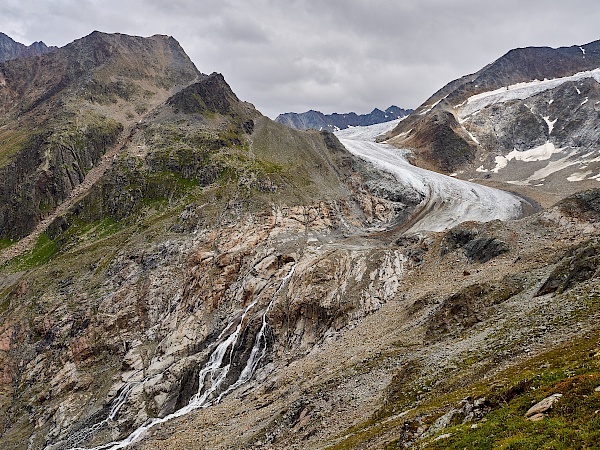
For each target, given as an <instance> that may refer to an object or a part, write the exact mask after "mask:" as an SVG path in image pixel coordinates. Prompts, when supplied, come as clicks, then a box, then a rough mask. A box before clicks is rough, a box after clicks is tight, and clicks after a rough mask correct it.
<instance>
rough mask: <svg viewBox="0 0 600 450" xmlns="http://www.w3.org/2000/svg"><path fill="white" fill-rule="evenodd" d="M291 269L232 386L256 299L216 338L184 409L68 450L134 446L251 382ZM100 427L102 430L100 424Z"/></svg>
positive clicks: (123, 398) (120, 401) (111, 449)
mask: <svg viewBox="0 0 600 450" xmlns="http://www.w3.org/2000/svg"><path fill="white" fill-rule="evenodd" d="M295 269H296V266H295V265H294V266H292V268H291V269H290V271H289V272H288V273H287V275H286V276H285V277H284V278H283V279H282V280H281V283H280V284H279V287H278V288H277V290H276V291H275V293H274V294H273V296H272V297H271V300H270V301H269V304H268V305H267V307H266V309H265V311H264V313H263V314H262V318H261V320H262V322H261V327H260V330H259V331H258V333H256V337H255V338H254V344H253V346H252V350H251V351H250V356H249V357H248V360H247V361H246V365H245V366H244V368H243V369H242V371H241V373H240V375H239V377H238V379H237V380H236V381H235V382H234V383H232V384H231V385H229V386H225V382H226V380H227V375H228V374H229V370H230V368H231V365H232V363H233V360H234V350H235V347H236V345H237V343H238V339H239V337H240V335H241V334H242V331H243V327H244V322H245V319H246V317H247V316H248V314H249V313H250V311H251V310H252V309H253V308H254V306H255V305H256V303H257V302H258V297H257V298H255V299H254V300H253V301H252V302H251V303H250V304H249V305H248V306H247V307H246V308H245V309H244V312H243V313H242V315H241V317H240V319H239V323H238V324H237V326H236V327H235V329H234V330H233V332H231V334H229V335H228V336H227V337H226V338H225V336H226V335H227V332H228V331H229V330H231V328H232V324H233V323H230V324H228V325H227V326H226V327H225V328H224V329H223V331H222V332H221V334H220V335H219V337H218V338H217V341H221V342H220V343H219V344H218V345H217V346H216V347H215V349H214V350H213V351H212V353H211V354H210V356H209V358H208V361H207V362H206V364H205V365H204V367H202V369H201V370H200V373H199V374H198V382H199V383H198V392H197V393H196V394H194V395H193V396H192V398H191V399H190V401H189V403H188V404H187V405H186V406H184V407H183V408H181V409H178V410H177V411H175V412H173V413H171V414H169V415H167V416H165V417H162V418H158V417H157V418H152V419H149V420H147V421H146V422H145V423H144V424H143V425H141V426H140V427H139V428H137V429H136V430H134V431H133V432H132V433H131V434H130V435H129V436H127V437H126V438H125V439H123V440H120V441H114V442H109V443H106V444H102V445H99V446H96V447H92V448H83V447H76V448H72V449H71V450H117V449H121V448H125V447H127V446H128V445H129V444H132V443H134V442H137V441H138V440H139V439H141V438H142V436H143V435H144V434H145V433H146V431H148V430H149V429H151V428H153V427H155V426H156V425H159V424H161V423H164V422H167V421H168V420H171V419H174V418H176V417H181V416H183V415H185V414H188V413H189V412H191V411H194V410H196V409H200V408H206V407H208V406H210V405H213V404H216V403H219V402H220V401H221V399H222V398H223V397H224V396H225V395H227V394H228V393H229V392H231V391H233V390H234V389H237V388H238V387H240V386H241V385H243V384H244V383H246V382H248V381H249V380H250V379H251V378H252V376H253V375H254V373H255V372H256V370H257V369H258V366H259V364H260V362H261V361H262V359H263V358H264V357H265V355H266V353H267V337H266V331H267V327H268V324H267V314H268V313H269V311H270V310H271V307H272V305H273V303H274V301H275V298H276V297H277V295H278V294H279V292H280V291H281V290H282V289H283V288H284V286H285V285H286V284H287V282H288V281H289V279H290V278H291V277H292V275H293V274H294V270H295ZM226 357H227V359H225V358H226ZM224 361H227V363H226V364H225V365H223V362H224ZM138 384H139V382H138ZM133 387H135V386H130V387H129V388H128V389H127V393H126V394H125V395H123V392H124V391H125V390H126V389H125V388H123V389H122V391H121V393H120V394H119V397H118V398H117V399H115V400H114V401H113V405H114V406H113V407H111V412H110V414H109V416H108V418H107V419H105V420H106V421H108V420H112V419H114V417H115V416H116V414H117V413H118V410H119V409H120V408H121V406H123V404H124V403H125V401H126V400H127V395H128V394H129V392H130V391H131V389H133ZM219 391H221V392H220V393H219ZM117 405H118V407H117V408H116V410H115V412H114V415H113V410H114V409H115V406H117ZM111 417H112V418H111ZM100 423H102V422H100ZM100 423H98V424H96V425H93V426H92V427H90V428H89V429H88V430H90V431H91V430H92V429H94V431H97V430H98V429H99V428H100V427H99V428H94V427H96V426H97V425H100ZM102 426H104V424H103V425H102ZM86 436H91V433H89V434H86ZM82 440H83V439H80V440H79V442H81V441H82Z"/></svg>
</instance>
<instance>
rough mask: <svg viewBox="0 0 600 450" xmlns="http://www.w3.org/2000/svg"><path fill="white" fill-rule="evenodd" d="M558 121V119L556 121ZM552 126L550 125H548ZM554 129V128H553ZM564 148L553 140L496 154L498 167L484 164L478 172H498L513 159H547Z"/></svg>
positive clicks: (526, 160) (532, 160) (530, 160)
mask: <svg viewBox="0 0 600 450" xmlns="http://www.w3.org/2000/svg"><path fill="white" fill-rule="evenodd" d="M554 122H556V121H554ZM548 126H550V125H548ZM551 131H552V130H551ZM563 150H564V149H563V148H556V147H555V146H554V144H553V143H552V142H546V143H545V144H542V145H540V146H539V147H535V148H531V149H529V150H523V151H520V150H517V149H514V150H513V151H512V152H510V153H509V154H508V155H506V156H502V155H500V156H496V158H495V162H496V167H494V168H493V169H491V170H487V169H484V168H483V166H481V167H478V168H477V169H476V170H477V172H495V173H498V172H499V171H500V170H502V169H504V168H505V167H506V166H507V165H508V162H509V161H512V160H513V159H514V160H515V161H523V162H536V161H546V160H548V159H550V158H552V155H554V154H555V153H560V152H562V151H563Z"/></svg>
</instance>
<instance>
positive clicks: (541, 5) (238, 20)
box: [0, 0, 600, 118]
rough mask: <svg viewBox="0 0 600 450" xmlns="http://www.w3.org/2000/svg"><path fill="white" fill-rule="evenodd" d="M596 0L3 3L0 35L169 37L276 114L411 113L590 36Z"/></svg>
mask: <svg viewBox="0 0 600 450" xmlns="http://www.w3.org/2000/svg"><path fill="white" fill-rule="evenodd" d="M599 23H600V8H598V3H597V1H596V0H569V1H564V0H501V1H497V0H410V1H409V0H2V3H1V4H0V31H2V32H4V33H6V34H8V35H9V36H11V37H12V38H13V39H15V40H17V41H19V42H22V43H24V44H30V43H31V42H33V41H37V40H42V41H44V42H45V43H46V44H48V45H57V46H63V45H65V44H68V43H69V42H71V41H73V40H75V39H77V38H80V37H82V36H85V35H87V34H89V33H91V32H92V31H94V30H99V31H104V32H120V33H127V34H135V35H140V36H150V35H153V34H168V35H171V36H173V37H175V38H176V39H177V40H178V41H179V42H180V43H181V45H182V46H183V48H184V49H185V50H186V52H187V53H188V54H189V55H190V57H191V59H192V60H193V61H194V63H195V64H196V66H197V67H198V68H199V69H200V71H202V72H204V73H211V72H215V71H216V72H221V73H223V74H224V76H225V78H226V80H227V81H228V82H229V84H231V86H232V88H233V90H234V91H235V92H236V93H237V95H238V96H239V97H240V98H241V99H243V100H247V101H250V102H252V103H254V105H255V106H256V107H257V108H258V109H259V110H260V111H262V112H263V113H264V114H266V115H268V116H270V117H272V118H274V117H275V116H276V115H277V114H279V113H282V112H289V111H295V112H302V111H306V110H308V109H317V110H320V111H322V112H324V113H331V112H348V111H356V112H358V113H366V112H369V111H371V110H372V109H373V108H375V107H378V108H381V109H383V108H386V107H388V106H390V105H391V104H395V105H397V106H401V107H405V108H416V107H417V106H418V105H419V104H421V103H422V102H423V101H425V100H426V99H427V98H428V97H429V96H430V95H431V94H433V92H435V91H436V90H437V89H439V88H440V87H442V86H443V85H445V84H446V83H447V82H449V81H451V80H453V79H455V78H458V77H460V76H462V75H466V74H468V73H472V72H475V71H477V70H479V69H480V68H481V67H482V66H484V65H485V64H487V63H489V62H491V61H493V60H495V59H496V58H498V57H500V56H501V55H503V54H504V53H506V52H507V51H508V50H510V49H511V48H515V47H526V46H531V45H535V46H550V47H559V46H569V45H574V44H585V43H588V42H591V41H594V40H597V39H600V31H599V30H600V28H599V27H598V24H599Z"/></svg>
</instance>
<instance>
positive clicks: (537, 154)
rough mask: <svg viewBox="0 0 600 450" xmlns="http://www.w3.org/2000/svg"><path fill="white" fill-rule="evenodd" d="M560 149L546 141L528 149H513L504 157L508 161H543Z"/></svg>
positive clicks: (560, 149)
mask: <svg viewBox="0 0 600 450" xmlns="http://www.w3.org/2000/svg"><path fill="white" fill-rule="evenodd" d="M561 151H563V149H562V148H556V147H555V146H554V144H553V143H552V142H546V143H545V144H542V145H540V146H539V147H535V148H532V149H530V150H524V151H519V150H517V149H514V150H513V151H512V152H510V153H509V154H508V155H506V159H507V160H508V161H512V160H513V159H515V160H517V161H524V162H534V161H545V160H547V159H550V158H551V157H552V155H553V154H554V153H560V152H561Z"/></svg>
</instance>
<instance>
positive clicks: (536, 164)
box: [385, 41, 600, 195]
mask: <svg viewBox="0 0 600 450" xmlns="http://www.w3.org/2000/svg"><path fill="white" fill-rule="evenodd" d="M599 67H600V41H595V42H592V43H589V44H586V45H582V46H572V47H564V48H558V49H551V48H544V47H531V48H523V49H515V50H511V51H510V52H508V53H507V54H506V55H504V56H502V57H501V58H499V59H498V60H496V61H495V62H493V63H491V64H489V65H488V66H486V67H484V68H483V69H481V70H480V71H479V72H477V73H475V74H472V75H468V76H465V77H463V78H461V79H458V80H455V81H453V82H451V83H449V84H448V85H447V86H445V87H444V88H442V89H440V91H438V92H437V93H435V94H434V95H433V96H432V97H431V98H430V99H428V100H427V101H426V102H425V103H424V104H423V105H421V106H420V107H419V108H417V110H416V111H415V112H414V113H413V114H412V115H411V116H409V117H408V118H407V119H406V120H404V121H402V122H401V123H400V124H399V125H398V127H397V128H396V129H395V130H393V131H392V132H391V133H390V134H388V135H387V136H386V137H385V138H386V139H389V142H390V143H392V144H393V145H395V146H398V147H402V148H408V149H411V150H412V151H413V152H414V162H415V163H417V164H418V165H422V166H424V167H429V168H434V169H436V170H439V171H442V172H446V173H451V172H457V173H458V174H459V175H460V176H461V177H463V178H468V179H472V178H474V179H482V180H488V181H485V182H488V183H496V184H495V185H500V184H502V183H509V184H510V185H512V186H513V187H511V189H517V190H521V191H522V192H523V193H532V192H534V191H535V190H538V191H540V190H541V191H545V192H547V193H548V194H551V195H553V194H556V193H573V192H576V191H577V190H580V189H586V188H594V187H595V183H596V182H597V181H596V177H597V176H598V175H599V174H600V172H599V170H600V167H598V164H597V161H596V159H597V158H598V146H597V142H598V129H597V126H596V122H597V111H596V110H597V107H598V100H599V99H598V98H597V97H598V89H599V86H600V85H599V79H600V78H599V75H598V71H597V69H598V68H599ZM533 185H535V186H536V189H535V190H532V189H530V186H533Z"/></svg>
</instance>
